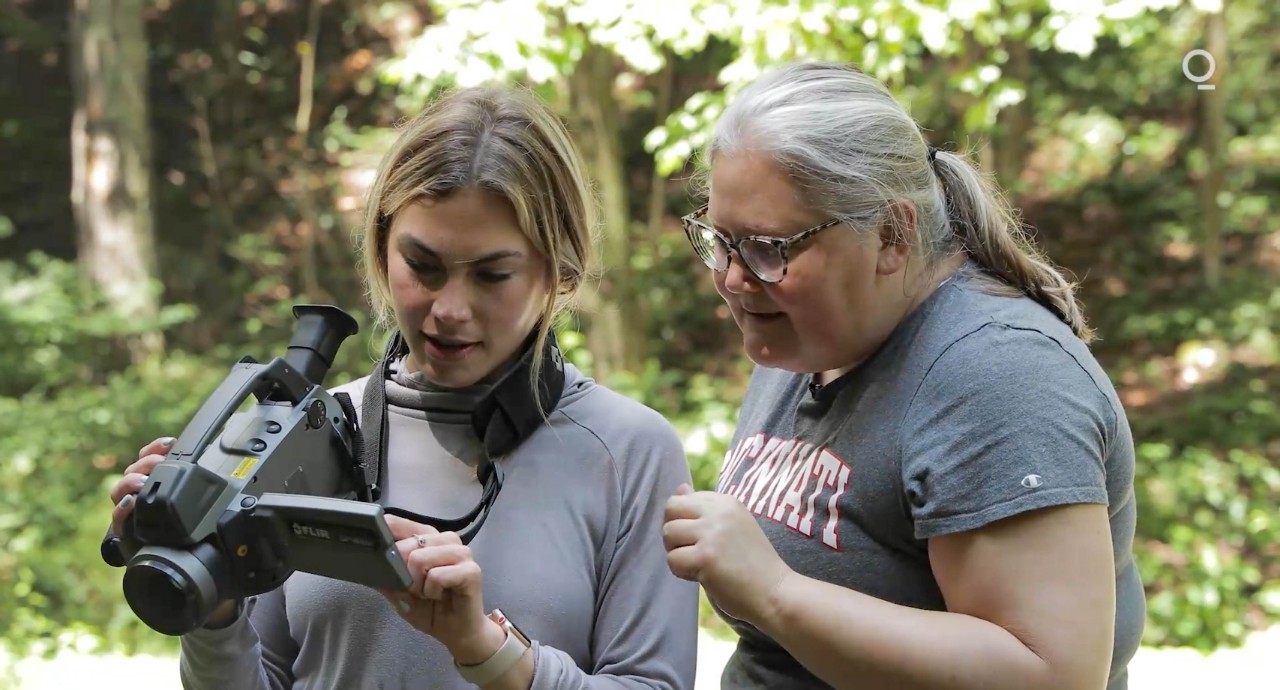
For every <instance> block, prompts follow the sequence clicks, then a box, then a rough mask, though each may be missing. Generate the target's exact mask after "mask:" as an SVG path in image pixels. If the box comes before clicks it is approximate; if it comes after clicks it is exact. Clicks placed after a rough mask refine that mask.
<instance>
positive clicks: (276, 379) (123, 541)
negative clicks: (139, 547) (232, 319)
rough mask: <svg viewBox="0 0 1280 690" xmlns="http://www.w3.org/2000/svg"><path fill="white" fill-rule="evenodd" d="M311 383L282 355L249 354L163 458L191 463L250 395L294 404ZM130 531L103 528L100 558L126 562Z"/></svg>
mask: <svg viewBox="0 0 1280 690" xmlns="http://www.w3.org/2000/svg"><path fill="white" fill-rule="evenodd" d="M314 385H315V384H312V383H311V382H310V381H308V380H307V379H306V377H304V376H303V375H302V374H301V373H299V372H298V370H297V369H295V368H294V367H293V366H291V365H290V364H289V363H288V362H286V361H285V360H284V359H283V358H280V357H276V358H275V359H273V360H271V361H270V362H268V363H267V364H265V365H264V364H258V363H256V362H255V361H254V360H253V359H252V358H250V357H245V358H244V359H241V360H240V362H239V363H237V364H236V365H235V366H234V367H232V369H231V373H230V374H228V375H227V378H225V379H223V381H222V383H221V384H219V385H218V388H217V389H216V390H215V391H214V392H213V395H211V396H209V398H208V399H207V400H205V403H204V404H203V405H201V406H200V410H199V412H197V413H196V416H195V417H193V418H192V420H191V422H189V423H188V424H187V427H186V429H183V431H182V435H181V436H179V437H178V440H177V441H175V442H174V444H173V448H172V449H170V451H169V453H168V455H167V456H166V457H165V460H164V461H165V462H170V461H173V462H191V458H197V457H200V455H201V453H203V452H204V449H205V448H206V447H208V445H209V444H210V443H212V442H213V440H214V439H215V438H217V437H218V434H219V433H221V432H222V427H223V426H224V425H225V424H226V423H227V420H229V419H231V416H232V415H234V414H235V413H236V410H237V409H239V407H240V405H241V404H242V403H243V402H244V401H245V400H247V399H248V398H249V396H250V395H253V396H254V397H256V398H258V401H259V402H265V401H266V400H268V399H273V400H283V401H286V402H289V403H290V404H293V405H297V404H298V403H300V402H302V400H303V399H304V398H306V396H307V394H308V393H309V392H310V391H311V389H312V387H313V386H314ZM325 422H326V420H325V418H324V417H320V418H319V419H315V418H314V415H308V417H307V424H308V425H310V426H313V427H319V426H321V425H323V424H324V423H325ZM131 531H132V530H131V525H130V523H129V522H128V521H126V522H125V534H124V535H119V536H117V535H116V534H115V531H114V530H113V529H112V528H110V527H108V528H107V533H106V534H105V535H104V536H103V538H102V544H101V545H100V546H99V551H100V552H101V554H102V560H103V561H106V563H107V564H108V565H111V566H114V567H117V568H122V567H124V566H125V564H126V563H128V560H129V558H130V557H132V553H130V554H128V555H126V554H125V550H126V548H127V549H128V550H129V551H134V550H135V549H134V548H132V546H133V545H134V544H136V541H135V540H134V539H133V535H132V534H130V532H131Z"/></svg>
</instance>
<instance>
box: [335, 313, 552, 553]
mask: <svg viewBox="0 0 1280 690" xmlns="http://www.w3.org/2000/svg"><path fill="white" fill-rule="evenodd" d="M533 338H534V336H532V335H531V336H530V340H529V342H526V343H525V348H524V352H523V354H522V356H521V358H520V360H519V361H518V362H517V364H516V366H514V367H512V368H511V370H510V371H508V372H507V373H506V374H505V375H503V376H502V377H501V378H500V379H499V380H498V381H497V382H495V383H494V385H493V386H492V387H491V389H490V391H489V392H488V393H487V394H486V395H485V396H484V397H483V398H481V400H480V401H479V403H478V404H477V405H476V408H475V410H474V411H473V412H472V428H473V429H474V430H475V432H476V434H477V436H478V437H479V438H480V439H481V442H482V445H483V447H484V453H483V454H482V455H481V458H480V463H479V467H478V476H479V479H480V483H481V484H482V485H483V487H484V493H483V494H482V495H481V497H480V502H479V503H478V504H477V505H476V507H475V508H474V509H472V510H471V512H469V513H467V514H466V515H463V516H461V517H458V518H437V517H431V516H429V515H421V514H418V513H414V512H411V511H408V510H405V509H403V508H395V507H384V511H385V512H386V513H388V514H391V515H395V516H397V517H402V518H404V519H406V520H412V521H414V522H418V523H421V524H424V525H430V526H431V527H434V528H436V529H437V530H440V531H441V532H457V533H458V536H459V537H460V538H461V539H462V543H464V544H467V543H470V542H471V540H472V539H473V538H474V537H475V535H476V534H477V533H478V532H479V531H480V527H481V526H482V525H483V524H484V521H485V518H487V517H488V515H489V512H490V510H491V509H492V507H493V503H494V501H495V500H497V498H498V492H499V491H501V490H502V482H503V479H504V476H503V472H502V468H501V467H500V466H499V465H498V464H497V463H496V462H494V461H493V458H497V457H500V456H502V455H505V454H506V453H509V452H510V451H512V450H514V449H515V447H516V446H518V445H519V444H520V442H522V441H523V440H524V439H525V438H527V437H528V436H529V434H531V433H533V431H534V430H535V429H536V428H537V426H538V425H540V424H541V423H542V422H543V421H544V417H543V411H545V413H548V414H549V413H550V412H551V410H553V409H555V406H556V404H557V403H558V402H559V400H560V395H561V393H562V392H563V389H564V359H563V357H562V356H561V354H560V350H559V347H558V346H557V344H556V341H555V335H554V334H548V340H547V345H546V347H545V348H543V351H542V352H541V353H534V352H533V351H532V350H533V348H532V341H533ZM406 354H408V346H407V345H406V344H405V342H404V338H403V337H402V336H401V335H400V333H399V332H398V331H397V332H395V333H393V334H392V335H391V338H390V339H389V340H388V342H387V347H386V350H385V351H384V352H383V356H382V358H381V359H380V360H378V363H377V365H375V367H374V370H373V372H372V374H371V375H370V377H369V380H368V383H367V384H366V385H365V390H364V398H363V400H362V401H361V402H362V404H361V419H360V424H359V426H358V427H356V428H355V430H354V432H353V434H352V439H353V441H354V442H355V448H354V451H355V456H356V462H357V466H356V472H357V475H358V476H357V477H356V479H357V481H360V480H363V484H364V486H363V487H361V495H360V499H361V500H364V501H371V502H378V503H381V502H382V497H383V496H384V492H383V491H382V487H383V486H384V485H385V484H386V482H387V436H388V418H387V392H386V383H387V380H388V379H390V378H391V363H392V362H393V361H394V360H395V359H396V358H398V357H402V356H404V355H406ZM536 355H540V356H541V358H542V367H541V369H540V371H539V376H538V397H537V399H536V400H535V399H534V397H533V391H532V390H530V386H529V374H530V366H531V363H532V360H533V357H534V356H536ZM348 404H349V401H347V403H344V407H346V406H347V405H348ZM354 412H355V410H354V409H351V410H349V411H347V416H348V418H349V419H350V420H351V421H352V423H353V424H354V422H355V414H354Z"/></svg>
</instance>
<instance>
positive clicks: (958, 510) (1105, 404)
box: [898, 323, 1117, 539]
mask: <svg viewBox="0 0 1280 690" xmlns="http://www.w3.org/2000/svg"><path fill="white" fill-rule="evenodd" d="M1079 349H1080V350H1083V348H1079ZM1077 356H1087V354H1086V355H1076V354H1073V353H1072V352H1070V351H1068V350H1067V349H1065V348H1064V347H1063V346H1062V345H1061V344H1060V343H1059V342H1058V341H1057V340H1055V339H1053V338H1052V337H1050V336H1048V335H1045V334H1044V333H1042V332H1040V331H1037V330H1034V329H1027V328H1016V327H1011V326H1007V325H1003V324H998V323H991V324H987V325H985V326H983V327H982V328H980V329H978V330H976V331H974V332H973V333H970V334H969V335H967V336H965V337H963V338H961V339H960V340H958V341H956V342H955V343H953V344H952V345H951V346H950V347H949V348H948V349H947V350H946V351H945V352H943V354H941V355H940V356H939V357H938V358H937V360H936V361H935V362H934V363H933V365H932V366H931V367H930V369H929V371H928V373H926V374H925V376H924V379H923V381H922V382H921V384H920V387H919V389H918V390H917V392H916V394H915V396H914V397H913V399H912V402H911V404H910V405H909V407H908V409H907V412H906V414H905V416H904V418H903V423H902V426H901V427H900V435H899V441H898V443H899V448H900V449H901V456H900V462H901V470H902V484H903V490H904V493H905V496H904V501H905V504H906V506H907V508H908V510H909V512H910V515H911V517H912V519H913V520H914V524H915V537H916V538H917V539H928V538H930V537H935V536H939V535H943V534H950V533H956V532H963V531H968V530H973V529H977V528H979V527H982V526H984V525H987V524H989V523H991V522H994V521H996V520H1001V519H1003V518H1007V517H1011V516H1014V515H1017V514H1019V513H1023V512H1026V511H1030V510H1036V509H1040V508H1046V507H1050V506H1056V505H1064V504H1069V503H1102V504H1106V503H1107V481H1106V470H1105V461H1106V457H1107V446H1108V441H1109V440H1110V439H1111V438H1112V436H1113V431H1114V429H1115V424H1116V420H1117V416H1116V412H1115V409H1114V408H1113V407H1112V406H1111V400H1110V398H1108V397H1107V396H1106V395H1105V394H1104V393H1103V390H1102V389H1101V388H1100V387H1099V384H1098V382H1097V381H1096V380H1095V379H1094V377H1093V376H1092V375H1090V373H1089V371H1088V369H1086V368H1085V366H1084V365H1083V364H1082V363H1081V361H1080V360H1079V359H1077Z"/></svg>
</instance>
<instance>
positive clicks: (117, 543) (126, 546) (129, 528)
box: [98, 516, 141, 568]
mask: <svg viewBox="0 0 1280 690" xmlns="http://www.w3.org/2000/svg"><path fill="white" fill-rule="evenodd" d="M129 517H130V518H132V517H133V516H129ZM124 532H125V533H124V535H123V536H120V535H117V534H116V533H115V530H113V529H112V528H111V526H109V525H108V526H107V533H106V534H104V535H102V543H101V544H100V545H99V546H98V552H99V553H101V554H102V560H103V561H104V562H105V563H106V564H107V565H109V566H111V567H113V568H123V567H124V566H125V565H127V564H128V563H129V559H130V558H133V554H135V553H137V552H138V549H139V548H141V545H140V544H139V543H138V540H137V538H136V537H134V535H133V522H132V521H131V520H125V523H124Z"/></svg>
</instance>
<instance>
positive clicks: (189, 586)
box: [124, 545, 219, 635]
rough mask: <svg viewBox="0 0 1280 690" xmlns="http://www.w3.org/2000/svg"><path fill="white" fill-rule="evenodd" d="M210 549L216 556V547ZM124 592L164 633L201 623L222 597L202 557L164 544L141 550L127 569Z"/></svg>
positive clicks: (152, 625)
mask: <svg viewBox="0 0 1280 690" xmlns="http://www.w3.org/2000/svg"><path fill="white" fill-rule="evenodd" d="M201 546H207V545H201ZM204 550H205V549H201V548H200V547H199V546H198V547H197V548H196V551H197V552H199V551H204ZM208 551H211V552H212V556H213V557H215V558H216V557H217V555H218V554H217V552H216V550H213V549H212V548H208ZM204 555H206V556H208V555H210V554H208V553H206V554H204ZM124 596H125V599H126V600H127V601H128V602H129V607H130V608H132V609H133V612H134V613H135V614H137V616H138V618H139V619H141V620H142V622H143V623H146V624H147V625H148V626H149V627H150V628H152V629H153V630H155V631H157V632H160V633H164V634H165V635H183V634H186V633H188V632H191V631H192V630H195V629H196V628H198V627H200V626H201V625H203V624H204V621H205V619H207V618H208V617H209V614H210V613H211V612H212V611H213V609H214V606H215V605H216V603H217V602H218V600H219V599H218V596H217V587H216V586H215V584H214V578H213V576H212V574H211V573H210V572H209V569H208V568H207V567H206V565H205V564H204V563H203V562H201V559H200V558H197V557H196V555H195V554H194V553H192V552H187V551H178V550H174V549H164V548H146V549H143V550H142V551H140V552H138V555H137V556H135V557H134V558H133V560H132V561H131V562H130V563H129V565H128V567H127V568H126V569H125V573H124Z"/></svg>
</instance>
